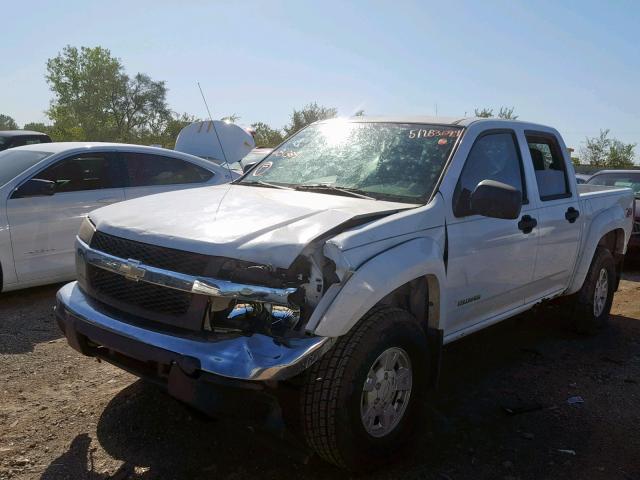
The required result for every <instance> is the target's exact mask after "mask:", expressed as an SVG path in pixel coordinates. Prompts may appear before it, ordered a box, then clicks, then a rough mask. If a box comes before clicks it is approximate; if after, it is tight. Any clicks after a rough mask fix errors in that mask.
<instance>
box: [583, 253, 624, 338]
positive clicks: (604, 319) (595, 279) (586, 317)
mask: <svg viewBox="0 0 640 480" xmlns="http://www.w3.org/2000/svg"><path fill="white" fill-rule="evenodd" d="M615 286H616V266H615V260H614V259H613V255H611V252H610V251H609V250H607V249H606V248H604V247H598V248H597V249H596V253H595V255H594V256H593V260H592V261H591V266H590V267H589V272H588V273H587V276H586V278H585V280H584V284H583V285H582V288H581V289H580V291H579V292H578V293H576V294H575V295H574V297H573V301H574V305H573V326H574V328H575V330H576V331H577V332H579V333H584V334H591V335H592V334H594V333H596V332H597V331H598V330H599V329H601V328H604V327H605V326H606V325H607V323H608V320H609V312H610V311H611V304H612V303H613V294H614V291H615Z"/></svg>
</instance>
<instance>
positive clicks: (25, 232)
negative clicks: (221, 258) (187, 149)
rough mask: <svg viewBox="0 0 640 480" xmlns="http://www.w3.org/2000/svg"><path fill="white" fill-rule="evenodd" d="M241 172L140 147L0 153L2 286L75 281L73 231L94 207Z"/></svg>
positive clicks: (50, 147)
mask: <svg viewBox="0 0 640 480" xmlns="http://www.w3.org/2000/svg"><path fill="white" fill-rule="evenodd" d="M237 176H238V174H237V173H232V172H230V171H229V170H228V169H226V168H224V167H221V166H219V165H216V164H214V163H213V162H210V161H208V160H204V159H202V158H198V157H195V156H193V155H188V154H184V153H180V152H175V151H173V150H166V149H163V148H153V147H144V146H137V145H127V144H117V143H94V142H92V143H46V144H39V145H28V146H24V147H18V148H12V149H9V150H5V151H3V152H0V218H1V221H0V286H1V288H2V291H9V290H16V289H18V288H25V287H31V286H35V285H44V284H47V283H54V282H61V281H65V280H71V279H73V278H74V277H75V265H74V240H75V236H76V233H77V232H78V228H79V227H80V224H81V223H82V219H83V218H85V217H86V215H87V214H88V213H89V212H90V211H91V210H94V209H96V208H98V207H104V206H105V205H109V204H112V203H116V202H120V201H123V200H129V199H132V198H136V197H141V196H145V195H151V194H154V193H160V192H167V191H171V190H179V189H184V188H193V187H198V186H204V185H218V184H221V183H226V182H229V181H231V180H232V179H233V178H236V177H237ZM140 213H141V212H137V214H140Z"/></svg>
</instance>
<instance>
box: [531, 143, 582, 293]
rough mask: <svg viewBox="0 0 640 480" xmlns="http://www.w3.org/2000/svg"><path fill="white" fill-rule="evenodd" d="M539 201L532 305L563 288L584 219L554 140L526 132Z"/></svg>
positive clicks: (557, 144) (558, 147)
mask: <svg viewBox="0 0 640 480" xmlns="http://www.w3.org/2000/svg"><path fill="white" fill-rule="evenodd" d="M524 134H525V138H526V141H527V146H528V153H529V159H528V161H531V162H532V164H533V170H534V172H535V179H536V185H537V189H538V192H537V195H538V197H539V199H540V210H539V219H538V226H539V237H540V238H539V243H538V258H537V259H536V262H535V267H534V274H533V275H534V285H533V287H534V288H533V289H532V292H531V295H532V296H531V297H530V298H527V301H533V300H536V299H538V298H542V297H545V296H548V295H552V294H554V293H557V292H559V291H562V290H564V289H565V288H566V286H567V284H568V282H569V278H570V277H571V274H572V272H573V267H574V265H575V261H576V255H577V252H578V243H579V240H580V232H581V229H582V224H583V220H584V215H582V212H580V211H579V209H578V207H579V204H578V199H577V194H576V182H574V181H570V178H569V175H568V173H567V166H566V156H565V155H563V153H562V148H561V146H560V143H559V142H558V139H557V138H556V136H555V135H554V134H552V133H548V132H534V131H525V132H524Z"/></svg>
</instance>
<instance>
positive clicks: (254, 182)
mask: <svg viewBox="0 0 640 480" xmlns="http://www.w3.org/2000/svg"><path fill="white" fill-rule="evenodd" d="M238 185H253V186H258V187H267V188H279V189H281V190H293V188H291V187H285V186H284V185H277V184H275V183H269V182H265V181H263V180H252V181H250V182H238Z"/></svg>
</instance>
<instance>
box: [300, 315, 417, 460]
mask: <svg viewBox="0 0 640 480" xmlns="http://www.w3.org/2000/svg"><path fill="white" fill-rule="evenodd" d="M427 362H428V357H427V338H426V335H425V332H424V329H423V328H422V327H420V325H419V324H418V322H417V321H416V319H415V318H414V317H413V316H412V315H411V314H409V313H408V312H406V311H404V310H401V309H399V308H390V307H383V308H380V309H376V310H373V311H371V312H370V313H369V314H367V315H366V316H365V317H364V318H363V319H362V320H361V321H360V322H359V323H358V324H357V325H356V326H355V327H354V328H353V329H352V331H351V332H349V333H348V334H346V335H344V336H343V337H340V339H339V340H338V341H337V342H336V345H334V347H333V348H332V349H331V350H330V351H329V352H328V353H327V354H326V355H325V356H324V357H323V358H321V359H320V361H318V362H317V363H316V364H315V365H314V366H313V367H311V369H310V371H309V372H308V375H307V377H306V382H305V385H304V386H303V389H302V395H301V414H302V415H301V416H302V418H301V420H302V430H303V434H304V437H305V439H306V441H307V443H308V444H309V446H310V447H311V448H312V449H313V450H314V451H315V452H316V453H317V454H318V455H319V456H320V457H322V458H323V459H324V460H326V461H328V462H330V463H333V464H334V465H337V466H339V467H343V468H347V469H350V470H355V471H359V470H368V469H371V468H373V467H374V466H376V465H378V464H379V463H381V462H383V461H384V460H385V459H387V458H388V457H389V456H391V455H393V454H394V453H396V452H397V451H398V449H399V448H400V447H401V446H402V445H403V443H404V442H406V441H407V440H408V439H409V438H410V434H411V432H412V430H413V428H414V427H415V424H416V421H415V420H416V416H417V413H418V410H419V408H420V404H421V402H422V401H423V397H424V391H425V385H426V381H427V372H428V365H427Z"/></svg>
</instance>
